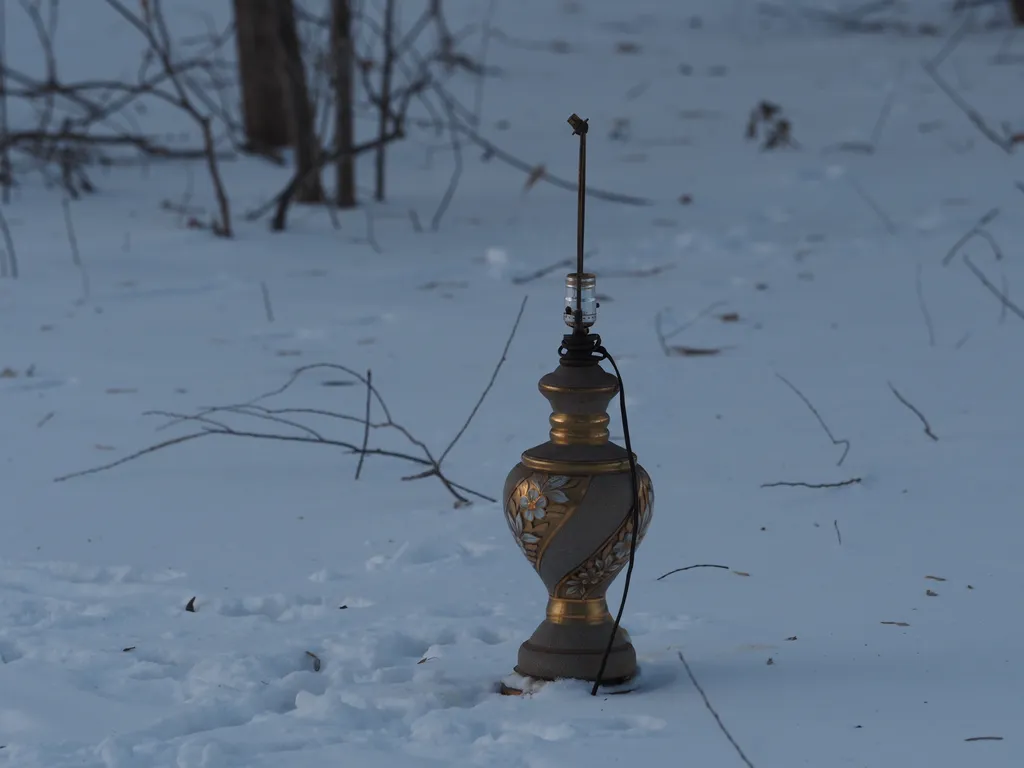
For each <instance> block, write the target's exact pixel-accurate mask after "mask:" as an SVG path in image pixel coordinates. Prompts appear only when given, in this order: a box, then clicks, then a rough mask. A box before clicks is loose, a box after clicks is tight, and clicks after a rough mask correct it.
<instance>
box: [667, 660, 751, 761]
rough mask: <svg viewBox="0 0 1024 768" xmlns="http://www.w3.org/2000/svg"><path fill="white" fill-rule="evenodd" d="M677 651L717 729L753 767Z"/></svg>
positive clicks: (741, 758)
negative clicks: (716, 724)
mask: <svg viewBox="0 0 1024 768" xmlns="http://www.w3.org/2000/svg"><path fill="white" fill-rule="evenodd" d="M678 653H679V660H680V661H681V662H683V667H685V668H686V674H687V675H688V676H689V678H690V682H691V683H693V687H694V688H696V689H697V693H699V694H700V697H701V699H703V700H704V706H705V707H706V708H707V710H708V712H710V713H711V716H712V717H713V718H715V722H716V723H718V728H719V730H720V731H721V732H722V733H724V734H725V738H727V739H728V740H729V743H730V744H732V748H733V749H735V750H736V754H737V755H739V756H740V760H742V761H743V762H744V764H745V765H746V766H747V768H754V764H753V763H752V762H750V758H748V757H747V756H746V755H745V754H744V753H743V749H742V748H741V747H740V745H739V744H737V743H736V739H734V738H733V737H732V734H731V733H729V729H728V728H726V727H725V723H723V722H722V718H721V717H719V716H718V713H717V712H716V711H715V708H714V707H713V706H711V702H710V701H709V700H708V695H707V694H706V693H704V689H703V688H701V687H700V683H698V682H697V678H696V677H694V675H693V670H692V669H690V665H689V664H687V663H686V657H685V656H683V652H682V651H678Z"/></svg>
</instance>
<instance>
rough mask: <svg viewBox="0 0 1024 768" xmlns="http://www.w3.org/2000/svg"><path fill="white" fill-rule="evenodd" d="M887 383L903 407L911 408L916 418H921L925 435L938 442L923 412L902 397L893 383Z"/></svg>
mask: <svg viewBox="0 0 1024 768" xmlns="http://www.w3.org/2000/svg"><path fill="white" fill-rule="evenodd" d="M887 383H888V385H889V389H891V390H892V393H893V394H894V395H896V399H897V400H899V401H900V402H901V403H903V405H905V406H906V407H907V408H909V409H910V410H911V411H912V412H913V414H914V415H915V416H917V418H919V419H920V420H921V423H922V424H923V425H924V433H925V434H926V435H928V437H930V438H931V439H932V440H936V441H937V440H938V439H939V438H938V437H936V436H935V433H934V432H932V427H931V425H930V424H929V423H928V419H926V418H925V417H924V414H923V413H921V411H919V410H918V409H917V408H916V407H915V406H914V404H913V403H911V402H910V401H909V400H907V398H905V397H904V396H903V395H901V394H900V392H899V390H898V389H896V387H894V386H893V385H892V382H891V381H890V382H887Z"/></svg>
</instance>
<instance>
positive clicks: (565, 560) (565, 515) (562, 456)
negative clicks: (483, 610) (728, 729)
mask: <svg viewBox="0 0 1024 768" xmlns="http://www.w3.org/2000/svg"><path fill="white" fill-rule="evenodd" d="M569 124H570V125H571V126H572V128H573V133H574V135H578V136H579V140H580V159H579V196H578V215H577V238H576V241H577V242H576V271H575V272H574V273H570V274H569V275H567V276H566V281H565V285H566V295H565V309H564V318H565V323H566V324H567V325H568V326H569V327H570V328H571V329H572V330H571V332H570V333H568V334H566V335H564V336H563V337H562V342H561V345H560V346H559V349H558V354H559V362H558V367H557V368H556V369H555V370H554V371H552V372H551V373H548V374H546V375H545V376H544V377H542V378H541V380H540V382H539V384H538V387H539V389H540V392H541V394H542V395H544V397H546V398H547V400H548V402H549V403H550V404H551V416H550V419H549V420H550V435H549V439H548V441H547V442H544V443H541V444H540V445H536V446H534V447H532V448H529V449H527V450H526V451H524V452H523V454H522V457H521V459H520V462H519V463H518V464H517V465H516V466H515V467H514V468H513V469H512V471H511V472H510V473H509V474H508V478H507V479H506V480H505V488H504V493H503V495H502V499H503V500H504V513H505V520H506V522H507V523H508V527H509V529H510V530H511V532H512V535H513V537H514V538H515V540H516V543H517V544H518V545H519V548H520V550H522V552H523V554H524V555H525V556H526V559H527V560H528V561H529V563H530V565H531V566H533V568H534V570H536V572H537V574H538V575H539V576H540V578H541V581H543V582H544V586H545V587H547V590H548V603H547V616H546V618H545V619H544V621H543V622H541V624H540V626H538V627H537V629H536V631H535V632H534V633H533V635H532V636H531V637H530V639H529V640H527V641H526V642H524V643H523V644H522V646H520V649H519V658H518V664H517V665H516V668H515V671H516V672H517V673H518V674H519V675H521V676H523V677H525V678H527V679H528V680H538V681H546V680H556V679H563V678H571V679H578V680H587V681H591V682H593V683H594V688H593V692H594V693H596V691H597V687H598V685H615V684H620V683H624V682H626V681H628V680H630V679H632V678H633V677H634V675H635V674H636V672H637V664H636V652H635V650H634V648H633V645H632V643H631V641H630V638H629V634H628V633H627V632H626V631H625V629H622V628H621V627H619V618H621V615H622V609H621V607H620V610H619V614H618V616H617V617H616V618H614V619H613V618H612V615H611V613H610V612H609V610H608V603H607V600H606V599H605V593H606V592H607V590H608V587H609V585H610V584H611V582H612V581H613V580H614V579H615V577H616V576H617V575H618V574H619V572H620V571H622V570H623V568H627V566H628V568H629V569H630V570H631V569H632V556H633V553H634V551H635V548H636V546H637V545H638V544H639V543H640V541H641V540H642V539H643V537H644V534H645V533H646V532H647V527H648V525H649V524H650V521H651V513H652V509H653V504H654V490H653V487H652V485H651V478H650V476H649V475H648V474H647V472H646V471H645V470H644V469H643V468H642V467H641V466H640V465H639V464H637V463H636V457H635V456H634V455H633V453H632V449H631V446H630V441H629V431H628V421H627V420H626V413H625V404H624V402H623V401H620V405H621V407H622V415H623V427H624V431H625V443H626V447H622V446H619V445H616V444H615V443H612V442H610V440H609V431H608V424H609V421H610V419H609V416H608V413H607V409H608V405H609V403H610V402H611V401H612V399H613V398H614V397H615V395H616V394H619V395H620V397H621V395H622V378H621V376H620V375H619V374H618V367H617V366H616V364H615V361H614V359H612V358H611V357H610V355H609V354H608V352H607V350H606V349H604V347H603V346H602V344H601V337H600V336H598V335H597V334H594V333H591V332H590V328H591V327H592V326H593V325H594V323H595V321H596V319H597V309H598V307H599V304H598V301H597V293H596V277H595V276H594V275H593V274H591V273H588V272H586V271H584V268H583V230H584V214H585V203H586V146H587V144H586V140H587V129H588V123H587V121H586V120H583V119H581V118H580V117H578V116H577V115H575V114H574V115H572V116H571V117H570V118H569ZM605 359H608V360H609V362H610V363H611V364H612V367H613V368H614V369H615V375H613V374H611V373H609V372H607V371H606V370H604V368H602V367H601V362H602V361H603V360H605ZM628 575H629V574H628V572H627V581H626V588H627V589H628V584H629V581H628ZM624 603H625V595H623V605H624ZM511 692H521V691H511Z"/></svg>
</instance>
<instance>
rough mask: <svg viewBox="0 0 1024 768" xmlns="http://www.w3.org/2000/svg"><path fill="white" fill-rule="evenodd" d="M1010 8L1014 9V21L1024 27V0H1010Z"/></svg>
mask: <svg viewBox="0 0 1024 768" xmlns="http://www.w3.org/2000/svg"><path fill="white" fill-rule="evenodd" d="M1010 9H1011V10H1012V11H1013V23H1014V24H1016V25H1017V26H1018V27H1024V0H1010Z"/></svg>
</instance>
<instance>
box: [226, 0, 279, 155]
mask: <svg viewBox="0 0 1024 768" xmlns="http://www.w3.org/2000/svg"><path fill="white" fill-rule="evenodd" d="M275 4H276V0H234V9H235V40H236V43H237V46H238V75H239V83H240V85H241V91H242V117H243V121H244V124H245V136H246V140H247V141H248V143H249V146H250V147H251V148H252V149H255V150H257V151H266V150H268V149H278V148H280V147H286V146H288V139H289V136H288V109H287V102H286V100H285V90H284V83H283V82H282V81H281V74H280V67H281V62H280V56H279V43H278V36H277V26H278V22H277V8H276V7H275Z"/></svg>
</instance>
